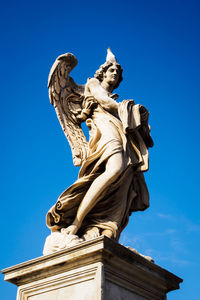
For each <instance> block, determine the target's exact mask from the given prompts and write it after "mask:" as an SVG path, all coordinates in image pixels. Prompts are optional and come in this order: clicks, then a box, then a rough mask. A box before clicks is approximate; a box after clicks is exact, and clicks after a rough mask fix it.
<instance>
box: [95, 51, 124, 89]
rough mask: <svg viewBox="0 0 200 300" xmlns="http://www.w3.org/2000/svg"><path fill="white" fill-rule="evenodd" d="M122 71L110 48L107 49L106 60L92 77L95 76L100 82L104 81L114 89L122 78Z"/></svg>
mask: <svg viewBox="0 0 200 300" xmlns="http://www.w3.org/2000/svg"><path fill="white" fill-rule="evenodd" d="M122 72H123V69H122V67H121V66H120V64H118V63H117V61H116V58H115V56H114V55H113V53H112V52H111V51H110V49H108V54H107V57H106V62H105V63H104V64H103V65H101V66H100V68H99V69H98V70H97V71H96V73H95V75H94V77H95V78H97V79H98V80H99V81H100V82H101V83H102V82H106V83H107V84H109V85H110V86H111V87H112V89H113V90H114V89H116V88H117V87H118V86H119V84H120V82H121V81H122V79H123V77H122Z"/></svg>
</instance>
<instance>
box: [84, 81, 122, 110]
mask: <svg viewBox="0 0 200 300" xmlns="http://www.w3.org/2000/svg"><path fill="white" fill-rule="evenodd" d="M87 89H88V91H89V92H90V94H91V95H92V96H94V98H95V99H96V100H97V101H98V103H99V104H100V105H101V106H102V107H103V108H104V109H106V110H108V111H110V112H113V113H117V111H118V103H117V102H116V101H115V100H113V99H112V98H111V97H109V96H108V92H107V91H106V90H105V89H104V88H103V87H102V86H101V84H100V82H99V80H98V79H96V78H91V79H89V80H88V82H87V84H86V91H87Z"/></svg>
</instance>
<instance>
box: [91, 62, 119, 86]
mask: <svg viewBox="0 0 200 300" xmlns="http://www.w3.org/2000/svg"><path fill="white" fill-rule="evenodd" d="M112 65H113V63H112V62H110V61H107V62H105V63H104V64H103V65H101V66H100V67H99V69H98V70H97V71H96V73H95V74H94V77H95V78H97V79H98V80H99V81H100V82H102V81H103V74H104V73H105V72H106V71H107V70H108V69H109V68H110V67H111V66H112ZM115 65H116V66H117V68H118V70H119V79H118V81H117V83H116V84H115V86H114V87H113V89H116V88H118V86H119V84H120V82H121V81H122V80H123V77H122V72H123V69H122V67H121V66H120V64H118V63H115Z"/></svg>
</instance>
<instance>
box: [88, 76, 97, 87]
mask: <svg viewBox="0 0 200 300" xmlns="http://www.w3.org/2000/svg"><path fill="white" fill-rule="evenodd" d="M86 85H89V86H90V85H100V82H99V80H98V79H96V78H94V77H89V78H88V79H87V83H86Z"/></svg>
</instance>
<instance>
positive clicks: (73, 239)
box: [44, 49, 153, 254]
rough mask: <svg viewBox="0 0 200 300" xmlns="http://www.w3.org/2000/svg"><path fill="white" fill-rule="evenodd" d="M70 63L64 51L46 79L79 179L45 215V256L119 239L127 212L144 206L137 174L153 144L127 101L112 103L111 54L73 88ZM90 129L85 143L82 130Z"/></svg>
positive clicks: (139, 113)
mask: <svg viewBox="0 0 200 300" xmlns="http://www.w3.org/2000/svg"><path fill="white" fill-rule="evenodd" d="M76 65H77V59H76V58H75V56H74V55H73V54H71V53H66V54H63V55H60V56H59V57H58V58H57V59H56V61H55V62H54V64H53V66H52V68H51V71H50V74H49V79H48V88H49V97H50V102H51V104H52V105H53V106H54V107H55V110H56V114H57V117H58V119H59V121H60V124H61V127H62V129H63V131H64V133H65V136H66V137H67V139H68V142H69V144H70V147H71V150H72V155H73V162H74V165H75V166H80V171H79V176H78V179H77V180H76V182H74V183H73V184H72V185H71V186H70V187H69V188H67V189H66V190H65V191H64V192H63V193H62V194H61V195H60V196H59V198H58V200H57V202H56V204H55V205H53V207H52V208H51V209H50V210H49V212H48V213H47V226H48V227H49V228H50V229H51V231H52V234H51V235H50V236H49V237H48V238H47V240H46V243H45V247H44V254H48V253H52V252H54V251H56V250H60V249H63V248H66V247H68V246H69V245H70V246H71V245H73V244H75V243H78V242H80V241H85V240H89V239H92V238H95V237H98V236H100V235H104V236H107V237H109V238H112V239H114V240H116V241H118V239H119V237H120V234H121V232H122V230H123V229H124V228H125V226H126V225H127V223H128V220H129V216H130V215H131V213H132V212H135V211H143V210H145V209H146V208H148V206H149V193H148V190H147V186H146V183H145V179H144V175H143V172H145V171H147V170H148V166H149V164H148V148H149V147H152V146H153V141H152V138H151V136H150V126H149V125H148V117H149V112H148V111H147V109H146V108H145V107H144V106H142V105H139V104H135V102H134V101H133V100H123V101H122V102H116V99H118V95H117V94H113V90H114V89H116V88H117V87H118V86H119V84H120V82H121V81H122V79H123V78H122V71H123V70H122V68H121V66H120V65H119V64H118V63H117V60H116V58H115V56H114V55H113V53H112V52H111V50H110V49H108V53H107V57H106V62H105V63H104V64H103V65H101V66H100V68H99V69H98V70H97V71H96V73H95V75H94V78H88V80H87V83H86V84H85V85H77V84H76V83H75V82H74V80H73V79H72V78H71V77H70V76H69V73H70V72H71V70H72V69H73V68H74V67H75V66H76ZM82 122H86V125H87V126H88V128H89V141H88V142H87V140H86V138H85V136H84V133H83V131H82V128H81V123H82Z"/></svg>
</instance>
